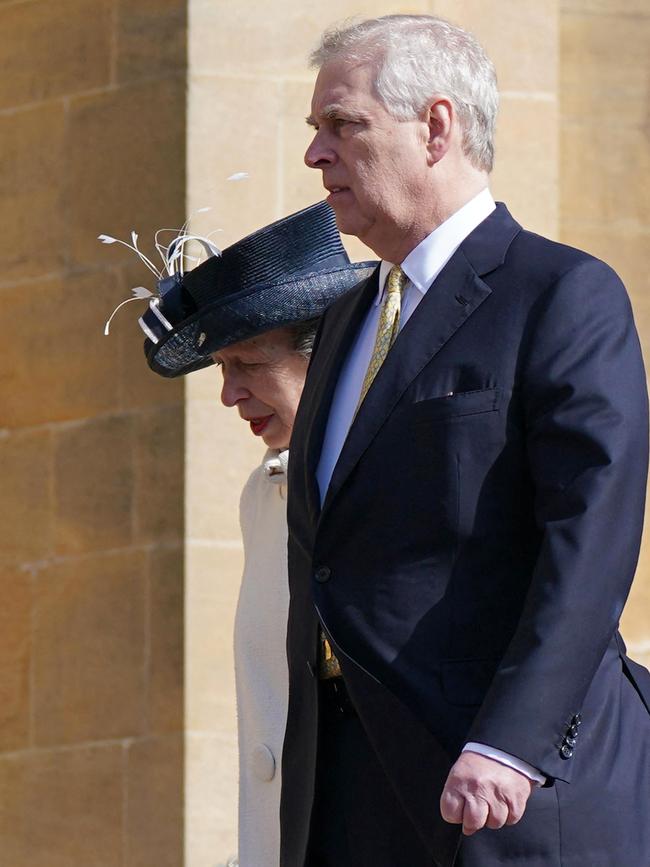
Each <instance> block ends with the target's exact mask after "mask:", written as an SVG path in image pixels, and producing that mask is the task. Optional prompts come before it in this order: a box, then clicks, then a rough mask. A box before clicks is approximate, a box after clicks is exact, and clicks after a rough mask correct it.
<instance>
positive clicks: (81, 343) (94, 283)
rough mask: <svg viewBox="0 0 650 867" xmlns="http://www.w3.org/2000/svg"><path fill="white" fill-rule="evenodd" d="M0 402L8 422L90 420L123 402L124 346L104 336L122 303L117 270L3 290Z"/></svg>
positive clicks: (6, 422)
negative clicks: (105, 326) (120, 372)
mask: <svg viewBox="0 0 650 867" xmlns="http://www.w3.org/2000/svg"><path fill="white" fill-rule="evenodd" d="M2 295H3V311H4V315H3V317H2V320H0V342H1V343H2V345H3V347H4V351H5V359H6V360H5V365H4V367H3V371H2V373H0V405H2V407H3V415H5V418H4V420H3V423H4V424H6V425H7V426H9V427H14V426H27V425H38V424H45V423H47V422H56V421H67V420H70V419H75V418H86V417H88V416H95V415H99V414H102V413H107V412H111V411H116V410H117V409H118V406H119V401H120V392H119V377H118V375H117V370H118V361H119V356H118V349H119V347H118V345H117V344H116V342H115V341H114V340H111V339H110V337H109V338H104V337H102V330H103V324H104V320H105V319H106V318H108V315H109V314H110V312H111V309H112V307H114V306H115V304H117V303H118V301H119V297H120V296H119V289H118V288H117V286H116V282H115V277H114V275H113V274H112V273H111V272H107V271H94V272H92V273H85V274H76V275H71V276H68V277H67V278H65V280H64V279H63V278H52V279H44V280H43V281H42V282H35V283H33V284H29V285H25V284H20V285H15V286H12V287H7V288H6V289H3V290H2Z"/></svg>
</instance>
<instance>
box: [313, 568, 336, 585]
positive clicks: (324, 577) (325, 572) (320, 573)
mask: <svg viewBox="0 0 650 867" xmlns="http://www.w3.org/2000/svg"><path fill="white" fill-rule="evenodd" d="M331 577H332V570H331V569H330V568H329V567H328V566H319V567H318V569H317V570H316V571H315V572H314V578H315V579H316V580H317V581H318V583H319V584H325V582H326V581H329V580H330V578H331Z"/></svg>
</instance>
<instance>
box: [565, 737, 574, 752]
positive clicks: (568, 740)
mask: <svg viewBox="0 0 650 867" xmlns="http://www.w3.org/2000/svg"><path fill="white" fill-rule="evenodd" d="M564 743H565V744H566V745H567V746H568V747H571V749H573V747H575V745H576V739H575V738H572V737H569V735H567V736H566V737H565V738H564Z"/></svg>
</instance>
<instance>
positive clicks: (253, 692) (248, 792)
mask: <svg viewBox="0 0 650 867" xmlns="http://www.w3.org/2000/svg"><path fill="white" fill-rule="evenodd" d="M288 457H289V452H288V451H284V452H281V453H279V452H277V451H275V450H269V451H268V452H267V453H266V455H265V457H264V460H263V462H262V464H261V466H259V467H257V469H255V470H254V471H253V472H252V474H251V476H250V478H249V480H248V482H247V483H246V485H245V487H244V490H243V491H242V495H241V500H240V523H241V530H242V537H243V541H244V574H243V577H242V583H241V589H240V591H239V601H238V603H237V614H236V617H235V679H236V687H237V717H238V732H239V865H240V867H278V865H279V863H280V819H279V811H280V768H281V754H282V743H283V740H284V730H285V725H286V720H287V703H288V693H289V676H288V669H287V655H286V637H287V614H288V609H289V586H288V577H287V512H286V506H287V502H286V492H287V489H286V469H287V460H288Z"/></svg>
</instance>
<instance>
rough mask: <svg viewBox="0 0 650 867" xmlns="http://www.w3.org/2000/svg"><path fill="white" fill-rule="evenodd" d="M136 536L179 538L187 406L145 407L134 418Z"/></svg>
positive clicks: (144, 540)
mask: <svg viewBox="0 0 650 867" xmlns="http://www.w3.org/2000/svg"><path fill="white" fill-rule="evenodd" d="M134 424H135V430H134V437H135V441H134V447H135V537H136V541H137V542H138V543H141V544H149V543H151V542H156V541H161V540H163V539H167V540H170V539H171V540H180V539H181V538H182V535H183V508H184V504H183V500H184V482H185V460H184V458H185V448H184V447H185V437H184V427H185V418H184V409H183V407H182V406H177V407H164V408H162V409H155V410H149V411H143V412H142V413H140V414H139V415H137V416H136V418H135V420H134Z"/></svg>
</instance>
